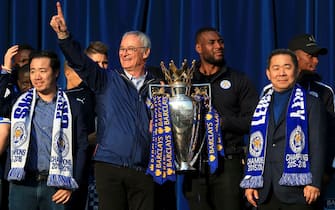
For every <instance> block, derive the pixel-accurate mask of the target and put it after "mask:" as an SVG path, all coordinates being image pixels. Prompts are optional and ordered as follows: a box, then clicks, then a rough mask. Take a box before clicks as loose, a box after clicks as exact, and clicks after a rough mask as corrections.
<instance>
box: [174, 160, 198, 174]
mask: <svg viewBox="0 0 335 210" xmlns="http://www.w3.org/2000/svg"><path fill="white" fill-rule="evenodd" d="M194 171H196V169H195V168H194V167H192V166H191V165H190V163H188V162H181V163H180V164H178V165H177V170H176V172H177V173H188V172H194Z"/></svg>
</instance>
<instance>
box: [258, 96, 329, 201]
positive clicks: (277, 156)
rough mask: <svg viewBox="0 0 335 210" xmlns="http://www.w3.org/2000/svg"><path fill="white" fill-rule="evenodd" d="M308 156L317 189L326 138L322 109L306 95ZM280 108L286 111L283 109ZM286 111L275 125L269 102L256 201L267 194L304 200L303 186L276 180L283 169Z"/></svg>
mask: <svg viewBox="0 0 335 210" xmlns="http://www.w3.org/2000/svg"><path fill="white" fill-rule="evenodd" d="M306 104H307V115H308V138H309V153H308V154H309V158H310V169H311V173H312V184H311V185H312V186H315V187H318V188H319V189H320V186H321V181H322V175H323V171H324V161H325V159H324V151H325V138H326V112H325V109H324V107H323V106H322V104H321V103H320V101H319V100H318V99H317V98H315V97H313V96H311V95H309V94H307V96H306ZM284 110H287V108H286V109H284ZM285 118H286V111H283V113H282V114H281V116H280V118H279V120H278V123H277V125H275V122H274V118H273V111H272V103H271V105H270V119H269V125H268V133H267V148H266V160H265V168H264V174H263V177H264V187H263V188H261V189H259V201H258V202H259V203H260V204H261V203H264V202H265V201H266V199H267V198H268V196H269V195H270V194H271V193H274V195H275V196H276V197H277V198H278V199H279V200H280V201H281V202H285V203H306V201H305V198H304V192H303V189H304V186H281V185H279V180H280V178H281V176H282V174H283V169H284V154H285V146H286V119H285Z"/></svg>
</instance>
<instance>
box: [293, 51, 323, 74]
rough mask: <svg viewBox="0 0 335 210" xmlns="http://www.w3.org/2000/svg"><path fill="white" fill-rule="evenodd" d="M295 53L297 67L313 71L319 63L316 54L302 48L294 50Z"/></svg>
mask: <svg viewBox="0 0 335 210" xmlns="http://www.w3.org/2000/svg"><path fill="white" fill-rule="evenodd" d="M295 54H296V56H297V58H298V65H299V69H301V70H309V71H315V70H316V67H317V65H318V63H319V59H318V56H317V55H310V54H308V53H306V52H304V51H303V50H296V51H295Z"/></svg>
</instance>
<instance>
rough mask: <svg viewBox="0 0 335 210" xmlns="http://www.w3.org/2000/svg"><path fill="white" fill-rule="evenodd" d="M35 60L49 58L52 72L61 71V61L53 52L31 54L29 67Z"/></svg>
mask: <svg viewBox="0 0 335 210" xmlns="http://www.w3.org/2000/svg"><path fill="white" fill-rule="evenodd" d="M34 58H49V59H50V66H51V69H52V71H59V70H60V61H59V59H58V56H57V54H56V53H54V52H52V51H44V50H42V51H34V52H32V53H31V54H30V58H29V66H30V64H31V61H32V60H33V59H34Z"/></svg>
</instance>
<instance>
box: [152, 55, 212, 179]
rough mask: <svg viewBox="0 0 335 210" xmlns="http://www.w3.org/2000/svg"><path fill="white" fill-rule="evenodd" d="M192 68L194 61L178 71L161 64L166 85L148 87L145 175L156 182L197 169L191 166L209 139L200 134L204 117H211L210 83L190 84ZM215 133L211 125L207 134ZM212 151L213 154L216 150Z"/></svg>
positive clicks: (172, 64) (184, 64) (185, 63)
mask: <svg viewBox="0 0 335 210" xmlns="http://www.w3.org/2000/svg"><path fill="white" fill-rule="evenodd" d="M194 67H195V61H193V62H192V66H191V67H190V68H189V67H188V66H187V61H186V60H184V62H183V63H182V66H181V68H180V69H178V68H177V67H176V65H175V64H174V62H173V61H171V62H170V63H169V69H167V68H166V67H165V66H164V63H163V62H161V69H162V71H163V73H164V75H165V79H166V82H167V84H151V85H150V86H149V100H148V105H149V107H150V108H151V110H152V125H153V129H152V144H151V155H150V161H149V166H148V169H147V173H149V174H151V175H152V176H153V177H154V180H155V181H156V182H158V183H164V182H165V181H166V180H171V181H175V173H176V172H178V173H183V172H187V171H193V170H196V169H195V168H194V167H193V164H194V163H195V162H196V160H197V157H198V156H199V153H200V152H201V149H202V148H203V146H204V142H205V137H207V139H208V135H207V134H208V132H206V135H204V138H199V136H200V135H199V131H200V130H201V128H200V126H202V125H205V126H204V127H206V130H208V129H207V126H206V122H207V121H208V120H207V118H212V117H208V116H209V115H208V110H209V109H210V108H209V107H211V104H210V96H211V92H210V84H209V83H206V84H193V85H192V84H191V79H192V76H193V71H194ZM204 118H206V119H204ZM212 119H213V120H214V118H212ZM212 119H210V120H212ZM212 124H213V125H214V124H215V123H212ZM217 129H218V128H217ZM214 130H215V128H214V127H213V126H212V131H210V133H214ZM213 139H214V138H213ZM207 144H208V143H207ZM213 145H214V144H213ZM214 147H216V144H215V145H214ZM214 150H215V152H216V148H215V149H214Z"/></svg>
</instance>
